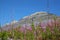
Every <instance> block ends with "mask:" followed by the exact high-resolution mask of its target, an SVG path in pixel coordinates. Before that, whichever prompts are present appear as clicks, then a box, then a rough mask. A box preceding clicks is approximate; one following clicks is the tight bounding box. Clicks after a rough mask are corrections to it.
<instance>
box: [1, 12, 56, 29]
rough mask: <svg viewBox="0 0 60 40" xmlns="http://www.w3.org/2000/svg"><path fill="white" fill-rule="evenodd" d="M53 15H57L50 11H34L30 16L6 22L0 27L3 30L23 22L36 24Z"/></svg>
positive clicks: (22, 24)
mask: <svg viewBox="0 0 60 40" xmlns="http://www.w3.org/2000/svg"><path fill="white" fill-rule="evenodd" d="M55 17H57V16H56V15H54V14H51V13H47V12H36V13H33V14H32V15H30V16H26V17H23V18H22V19H20V20H19V21H15V20H14V21H12V22H11V23H7V24H5V25H4V26H3V27H2V29H3V30H11V29H12V27H13V28H16V27H18V26H24V25H25V24H27V25H31V24H32V22H33V23H34V25H36V24H39V23H40V22H46V21H48V20H50V19H53V18H55Z"/></svg>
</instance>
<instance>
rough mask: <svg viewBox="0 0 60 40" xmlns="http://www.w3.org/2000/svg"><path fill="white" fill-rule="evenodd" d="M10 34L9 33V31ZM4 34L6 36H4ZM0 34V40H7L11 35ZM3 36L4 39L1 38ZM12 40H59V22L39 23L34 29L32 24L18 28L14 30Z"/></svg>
mask: <svg viewBox="0 0 60 40" xmlns="http://www.w3.org/2000/svg"><path fill="white" fill-rule="evenodd" d="M10 32H11V31H10ZM5 34H6V35H5ZM5 34H4V32H3V33H1V32H0V35H2V36H0V38H3V39H4V40H8V39H7V38H9V37H10V36H11V35H12V34H10V33H9V32H7V31H6V32H5ZM3 35H4V37H5V36H6V37H5V38H4V37H3ZM13 38H14V40H18V39H20V40H60V21H58V20H48V21H47V22H41V23H40V24H39V25H38V26H36V28H35V27H34V24H32V25H27V24H26V25H25V26H20V27H19V28H17V29H14V37H13Z"/></svg>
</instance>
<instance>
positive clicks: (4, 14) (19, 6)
mask: <svg viewBox="0 0 60 40" xmlns="http://www.w3.org/2000/svg"><path fill="white" fill-rule="evenodd" d="M40 11H45V12H47V0H0V23H1V24H2V25H3V24H5V23H9V22H11V21H12V19H14V20H19V19H21V18H23V17H24V16H28V15H31V14H32V13H35V12H40ZM49 11H50V13H53V14H56V15H58V16H60V0H49ZM11 16H13V18H11Z"/></svg>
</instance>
